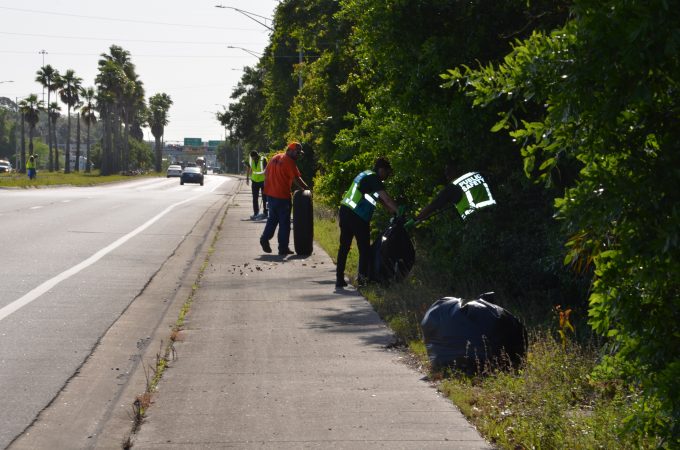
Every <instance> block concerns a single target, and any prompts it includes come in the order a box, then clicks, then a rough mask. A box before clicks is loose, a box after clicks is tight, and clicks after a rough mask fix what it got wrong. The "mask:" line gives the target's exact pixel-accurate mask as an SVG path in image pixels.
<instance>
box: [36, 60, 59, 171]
mask: <svg viewBox="0 0 680 450" xmlns="http://www.w3.org/2000/svg"><path fill="white" fill-rule="evenodd" d="M58 79H59V72H58V71H57V70H56V69H55V68H54V67H52V66H51V65H49V64H48V65H46V66H44V67H42V68H41V69H40V70H38V72H37V76H36V79H35V81H37V82H38V83H40V84H41V85H42V86H43V87H44V88H46V89H47V117H48V119H47V145H48V146H49V161H48V170H49V171H50V172H52V171H53V170H54V159H53V156H52V121H51V120H50V119H49V116H50V105H51V100H50V94H51V93H52V91H54V90H55V89H56V85H57V84H58V83H55V82H56V81H57V80H58Z"/></svg>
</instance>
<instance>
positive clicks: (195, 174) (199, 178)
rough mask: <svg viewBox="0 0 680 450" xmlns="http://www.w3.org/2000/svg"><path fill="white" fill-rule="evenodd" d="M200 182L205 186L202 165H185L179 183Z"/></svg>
mask: <svg viewBox="0 0 680 450" xmlns="http://www.w3.org/2000/svg"><path fill="white" fill-rule="evenodd" d="M184 183H199V184H200V185H201V186H203V174H202V173H201V168H200V167H185V168H184V170H183V171H182V175H181V176H180V178H179V184H184Z"/></svg>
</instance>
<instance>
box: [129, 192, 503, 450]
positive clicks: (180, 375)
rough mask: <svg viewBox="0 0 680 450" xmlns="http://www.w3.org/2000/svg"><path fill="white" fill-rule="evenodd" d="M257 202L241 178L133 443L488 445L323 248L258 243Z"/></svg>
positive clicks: (145, 445) (178, 445) (141, 445)
mask: <svg viewBox="0 0 680 450" xmlns="http://www.w3.org/2000/svg"><path fill="white" fill-rule="evenodd" d="M251 205H252V201H251V194H250V189H248V188H247V187H246V186H245V185H242V188H241V190H240V191H239V192H238V194H237V195H236V197H235V202H234V204H233V205H231V206H230V207H229V209H228V211H227V215H226V217H225V221H224V225H223V228H222V231H221V233H220V235H219V239H218V241H217V242H216V244H215V251H214V253H213V254H212V255H211V257H210V264H209V265H208V267H207V268H206V270H205V275H204V277H203V279H202V281H201V284H200V288H199V289H198V291H197V293H196V296H195V298H194V302H193V304H192V306H191V311H190V313H189V315H188V316H187V320H186V323H185V330H184V331H183V332H182V333H181V336H180V338H181V339H180V341H179V342H177V343H176V345H175V349H176V354H177V358H176V359H175V360H174V361H172V362H171V363H170V367H169V369H168V370H167V371H166V372H165V374H164V376H163V379H162V381H161V383H160V385H159V389H158V393H157V394H156V395H155V396H154V403H153V405H152V406H151V407H150V408H149V410H148V411H147V417H146V419H145V420H144V423H143V424H142V426H141V429H140V430H139V432H138V433H137V435H136V436H135V437H134V440H133V445H134V448H139V449H147V448H164V449H168V448H177V449H180V448H181V449H190V448H245V449H252V448H269V449H292V448H319V449H325V448H353V449H367V448H390V449H406V448H408V449H430V448H437V449H456V448H464V449H482V448H485V449H488V448H491V446H490V445H489V444H488V443H486V442H485V441H484V440H483V439H482V438H481V437H480V436H479V434H478V433H477V432H476V431H475V429H474V428H473V427H472V426H471V425H470V424H469V423H468V422H467V421H466V420H465V419H464V418H463V417H462V415H461V414H460V412H459V411H458V410H457V409H456V408H455V407H454V406H453V405H452V404H451V403H450V402H449V401H448V400H446V399H444V398H442V397H441V396H440V395H439V394H438V393H437V392H436V390H435V389H434V388H432V387H431V386H430V385H429V384H428V383H426V382H425V381H423V380H422V374H420V373H417V372H415V371H414V370H412V369H410V368H409V367H407V366H406V365H405V364H404V363H402V362H401V361H400V355H399V353H398V352H394V351H390V350H388V349H386V348H385V346H387V345H388V344H390V343H392V342H393V340H394V338H393V336H392V334H391V333H390V331H389V330H388V329H387V328H386V327H385V325H384V324H383V323H382V322H381V320H380V319H379V317H378V316H377V314H376V313H375V312H374V311H373V309H372V308H371V306H370V305H369V304H368V302H367V301H366V300H365V299H364V298H363V297H361V296H360V295H359V294H358V293H357V292H356V291H355V290H354V289H352V288H349V289H346V290H344V291H343V290H341V291H337V292H336V291H335V286H334V281H335V275H334V271H335V266H334V264H333V262H332V261H331V259H330V258H329V257H328V255H326V254H325V253H324V251H323V250H321V249H320V248H319V247H316V246H315V248H314V254H313V255H312V256H309V257H299V256H296V255H292V256H288V257H286V258H283V257H280V256H272V255H267V254H265V253H263V252H262V250H261V248H260V246H259V243H258V240H259V236H260V234H261V232H262V230H263V228H264V221H258V222H253V221H250V220H247V219H248V217H249V216H250V215H251V214H252V206H251ZM271 243H272V247H273V248H274V250H276V247H277V245H276V237H275V238H274V239H273V240H272V242H271ZM292 247H293V243H292V233H291V248H292Z"/></svg>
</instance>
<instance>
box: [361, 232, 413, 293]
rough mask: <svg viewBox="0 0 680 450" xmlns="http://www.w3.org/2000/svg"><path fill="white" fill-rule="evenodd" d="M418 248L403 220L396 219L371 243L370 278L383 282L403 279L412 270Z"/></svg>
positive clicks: (387, 282)
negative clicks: (414, 245) (416, 248)
mask: <svg viewBox="0 0 680 450" xmlns="http://www.w3.org/2000/svg"><path fill="white" fill-rule="evenodd" d="M415 260H416V250H415V248H414V247H413V242H412V241H411V237H410V236H409V234H408V232H407V231H406V228H404V221H403V220H395V221H394V222H393V223H392V224H391V225H390V226H389V227H388V228H387V229H386V230H385V231H384V232H383V233H382V234H381V235H380V236H378V238H377V239H376V240H375V242H373V244H372V245H371V264H370V267H369V278H370V279H371V280H372V281H377V282H379V283H383V284H390V283H393V282H397V281H401V280H403V279H404V278H406V276H407V275H408V274H409V272H411V269H412V268H413V264H414V263H415Z"/></svg>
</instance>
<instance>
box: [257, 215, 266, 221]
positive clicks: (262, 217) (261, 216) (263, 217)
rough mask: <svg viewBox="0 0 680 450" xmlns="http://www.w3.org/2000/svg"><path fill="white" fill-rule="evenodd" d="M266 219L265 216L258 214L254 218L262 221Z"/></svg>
mask: <svg viewBox="0 0 680 450" xmlns="http://www.w3.org/2000/svg"><path fill="white" fill-rule="evenodd" d="M266 218H267V215H266V214H258V215H257V216H255V220H262V219H266Z"/></svg>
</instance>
